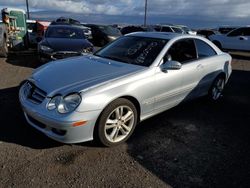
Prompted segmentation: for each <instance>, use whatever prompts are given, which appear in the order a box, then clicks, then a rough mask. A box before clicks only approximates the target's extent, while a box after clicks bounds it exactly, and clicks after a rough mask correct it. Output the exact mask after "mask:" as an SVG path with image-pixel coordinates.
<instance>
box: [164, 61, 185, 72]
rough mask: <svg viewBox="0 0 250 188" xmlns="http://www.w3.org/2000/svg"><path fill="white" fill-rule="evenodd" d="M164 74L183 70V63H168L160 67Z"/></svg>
mask: <svg viewBox="0 0 250 188" xmlns="http://www.w3.org/2000/svg"><path fill="white" fill-rule="evenodd" d="M160 68H161V70H162V72H167V71H168V70H179V69H181V63H180V62H178V61H167V62H165V63H164V64H162V65H161V66H160Z"/></svg>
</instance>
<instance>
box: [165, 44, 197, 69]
mask: <svg viewBox="0 0 250 188" xmlns="http://www.w3.org/2000/svg"><path fill="white" fill-rule="evenodd" d="M195 59H197V54H196V48H195V44H194V40H193V39H184V40H180V41H177V42H175V43H174V44H173V45H172V46H171V47H170V48H169V50H168V52H167V54H166V55H165V57H164V62H166V61H171V60H172V61H178V62H180V63H181V64H184V63H186V62H189V61H192V60H195Z"/></svg>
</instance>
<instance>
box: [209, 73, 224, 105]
mask: <svg viewBox="0 0 250 188" xmlns="http://www.w3.org/2000/svg"><path fill="white" fill-rule="evenodd" d="M224 87H225V78H224V76H222V75H221V76H218V77H217V78H216V79H215V80H214V81H213V83H212V85H211V87H210V89H209V92H208V99H209V100H210V101H218V100H219V99H220V98H221V96H222V93H223V90H224Z"/></svg>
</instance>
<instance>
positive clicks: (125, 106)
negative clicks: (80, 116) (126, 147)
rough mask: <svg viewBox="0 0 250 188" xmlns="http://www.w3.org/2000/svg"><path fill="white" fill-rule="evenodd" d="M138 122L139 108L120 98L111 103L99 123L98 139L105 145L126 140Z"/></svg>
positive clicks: (116, 143)
mask: <svg viewBox="0 0 250 188" xmlns="http://www.w3.org/2000/svg"><path fill="white" fill-rule="evenodd" d="M136 124H137V110H136V108H135V106H134V104H133V103H132V102H130V101H129V100H127V99H124V98H120V99H117V100H115V101H114V102H112V103H110V104H109V105H108V106H107V107H106V108H105V109H104V111H103V112H102V114H101V116H100V118H99V121H98V123H97V127H96V129H97V136H98V140H99V141H100V142H101V143H102V144H103V145H105V146H115V145H118V144H120V143H122V142H125V141H126V140H127V139H128V138H129V137H130V136H131V134H132V133H133V131H134V129H135V126H136Z"/></svg>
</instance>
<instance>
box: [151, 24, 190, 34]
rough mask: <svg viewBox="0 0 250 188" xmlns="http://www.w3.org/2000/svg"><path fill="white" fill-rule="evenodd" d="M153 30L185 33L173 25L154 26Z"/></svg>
mask: <svg viewBox="0 0 250 188" xmlns="http://www.w3.org/2000/svg"><path fill="white" fill-rule="evenodd" d="M154 29H155V30H156V31H158V32H170V33H181V34H184V33H185V31H184V30H183V29H181V28H180V27H178V26H174V25H156V26H154Z"/></svg>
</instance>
